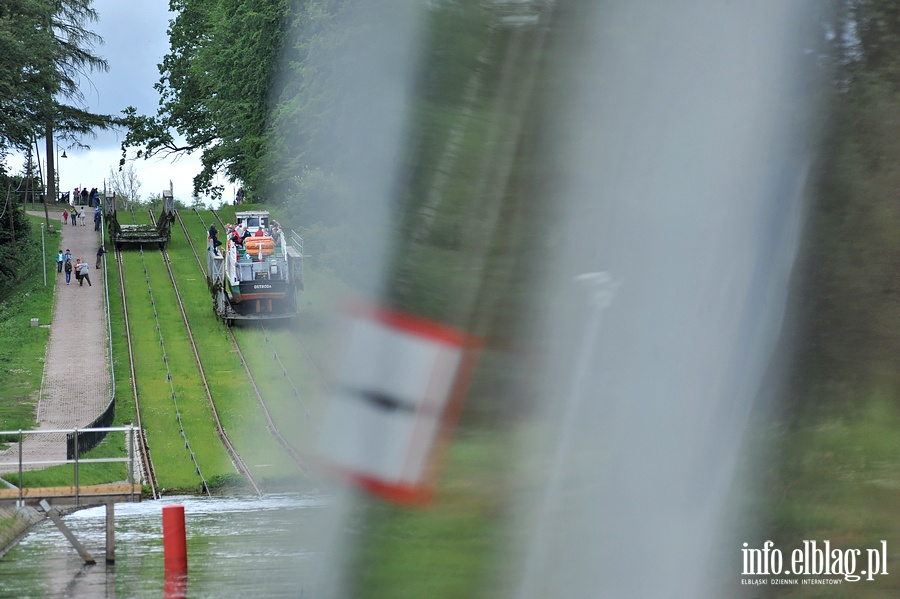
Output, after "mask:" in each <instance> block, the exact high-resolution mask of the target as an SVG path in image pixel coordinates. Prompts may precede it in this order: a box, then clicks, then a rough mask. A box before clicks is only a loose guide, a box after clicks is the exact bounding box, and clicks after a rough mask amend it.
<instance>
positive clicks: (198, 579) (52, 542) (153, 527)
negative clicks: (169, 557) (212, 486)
mask: <svg viewBox="0 0 900 599" xmlns="http://www.w3.org/2000/svg"><path fill="white" fill-rule="evenodd" d="M169 504H179V505H183V506H184V510H185V523H186V524H185V526H186V529H187V543H188V574H187V581H186V584H187V589H186V594H185V593H179V592H177V591H176V592H174V593H173V591H172V586H171V585H170V587H169V590H168V591H167V590H166V585H165V582H166V580H165V572H164V568H163V545H162V508H163V506H165V505H169ZM327 506H328V501H326V499H325V498H323V497H321V496H311V495H305V496H298V495H291V496H267V497H263V498H199V497H173V498H168V499H165V500H160V501H146V502H142V503H131V504H129V503H123V504H117V505H116V514H115V516H116V562H115V564H111V565H107V564H106V563H105V561H104V555H105V553H104V548H105V543H106V540H105V530H106V529H105V526H106V524H105V523H106V508H105V507H97V508H90V509H85V510H81V511H78V512H75V513H73V514H70V515H69V516H66V517H65V518H64V522H65V523H66V524H67V525H68V526H69V528H71V529H72V531H73V532H74V533H75V535H76V536H77V537H78V539H79V540H81V542H82V543H83V544H84V545H85V546H86V548H87V549H88V551H90V552H91V553H92V554H93V556H94V558H95V559H96V560H97V562H98V563H97V564H95V565H90V566H88V565H85V564H84V562H83V561H82V560H81V558H80V557H79V556H78V554H77V553H76V552H75V550H74V548H72V546H71V545H70V544H69V543H68V541H66V540H65V538H64V537H63V535H62V533H61V532H60V531H59V529H57V528H56V526H54V525H53V523H52V522H50V521H49V520H46V521H44V522H42V523H40V524H39V525H37V526H36V527H34V528H33V529H32V531H31V532H30V533H29V534H28V536H26V537H25V538H24V539H23V540H22V541H21V542H20V543H19V544H18V545H17V546H16V547H14V548H13V549H11V550H10V551H9V552H8V553H7V554H6V555H5V556H4V557H3V558H2V559H0V598H7V597H8V598H16V599H25V598H35V599H45V598H57V597H58V598H63V597H77V598H85V599H94V598H102V599H107V598H116V597H118V598H123V599H124V598H129V599H130V598H142V597H153V598H155V599H159V598H160V597H166V598H169V597H171V598H172V599H175V598H176V597H179V596H181V597H190V598H192V599H193V598H206V597H209V598H213V597H215V598H222V597H255V598H263V597H265V598H269V597H272V598H276V597H291V598H294V597H309V596H311V595H310V592H309V588H308V585H309V580H310V579H311V576H312V575H313V573H314V572H315V569H316V568H317V566H318V565H319V562H320V559H319V557H321V555H322V554H323V550H322V548H321V547H316V546H315V543H316V542H321V539H322V538H323V535H322V534H317V533H316V532H315V529H316V528H317V527H319V523H321V522H322V521H323V520H326V519H327V518H322V516H323V515H324V511H325V510H326V508H327ZM319 532H321V531H319ZM176 586H177V585H176Z"/></svg>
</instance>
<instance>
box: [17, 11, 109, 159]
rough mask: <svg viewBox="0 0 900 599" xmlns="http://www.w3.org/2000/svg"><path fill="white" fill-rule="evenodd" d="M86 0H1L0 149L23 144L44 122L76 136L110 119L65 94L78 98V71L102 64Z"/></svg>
mask: <svg viewBox="0 0 900 599" xmlns="http://www.w3.org/2000/svg"><path fill="white" fill-rule="evenodd" d="M91 3H92V0H59V1H58V2H39V1H36V0H5V1H4V2H3V5H2V6H0V114H2V115H3V118H0V150H4V149H6V148H9V147H17V148H25V147H28V146H29V145H31V143H32V141H33V139H34V137H35V136H36V134H37V135H38V136H40V135H42V134H43V133H44V131H45V129H46V128H47V126H48V125H50V126H51V127H52V128H53V129H55V130H56V131H57V132H58V134H57V137H64V138H69V139H77V137H78V136H80V135H83V134H85V133H88V132H90V131H92V130H94V129H95V128H97V127H108V126H110V125H111V124H112V120H111V119H110V117H107V116H103V115H96V114H92V113H90V112H87V111H85V110H82V109H80V108H77V107H75V106H72V105H71V104H67V103H66V101H67V100H74V101H76V102H77V101H78V100H80V99H81V97H82V95H81V91H80V84H81V80H80V76H81V75H83V74H84V73H86V72H88V71H91V70H95V69H100V70H105V69H107V68H108V67H107V63H106V61H105V60H103V59H102V58H100V57H99V56H97V55H95V54H93V53H92V51H91V49H92V47H93V46H94V45H95V44H97V43H99V42H100V41H101V40H100V38H99V37H98V36H97V35H96V34H94V33H93V32H91V31H90V29H88V25H89V24H90V23H91V22H93V21H96V19H97V13H96V11H95V10H94V9H93V8H92V7H91Z"/></svg>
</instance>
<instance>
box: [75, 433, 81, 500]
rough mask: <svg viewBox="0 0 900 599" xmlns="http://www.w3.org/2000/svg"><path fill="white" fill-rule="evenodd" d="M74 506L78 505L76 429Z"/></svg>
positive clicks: (76, 441) (76, 440)
mask: <svg viewBox="0 0 900 599" xmlns="http://www.w3.org/2000/svg"><path fill="white" fill-rule="evenodd" d="M74 444H75V505H79V504H80V502H79V500H78V429H77V428H76V429H75V443H74Z"/></svg>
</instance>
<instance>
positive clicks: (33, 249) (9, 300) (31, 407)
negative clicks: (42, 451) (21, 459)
mask: <svg viewBox="0 0 900 599" xmlns="http://www.w3.org/2000/svg"><path fill="white" fill-rule="evenodd" d="M29 220H31V221H32V224H33V225H36V223H37V222H38V219H37V218H34V217H29ZM31 231H34V232H36V234H34V233H33V234H31V235H30V236H29V237H26V238H19V241H18V244H17V247H18V249H19V252H20V253H21V256H20V259H21V262H22V263H23V264H38V265H39V264H41V239H40V233H39V230H38V227H37V226H32V227H31ZM46 235H47V238H46V244H45V246H46V259H47V267H48V270H50V271H51V272H48V275H47V277H48V283H49V284H48V285H47V286H46V287H45V286H44V277H43V272H42V271H41V269H40V268H23V269H21V271H20V272H19V273H18V274H19V276H17V277H16V278H15V280H14V282H11V283H10V284H9V286H8V287H7V288H6V293H5V294H4V297H3V298H2V300H0V339H5V340H11V339H15V340H16V342H15V343H8V342H7V343H3V344H0V377H2V379H3V381H4V384H3V385H0V430H18V429H20V428H22V429H29V428H32V426H33V424H34V417H35V409H36V406H37V400H38V395H39V391H40V388H41V377H42V376H43V372H44V355H45V353H46V352H45V350H46V345H47V340H48V338H49V334H48V331H49V329H47V328H45V327H32V326H31V319H32V318H37V319H39V322H40V323H41V324H47V323H49V322H50V318H51V314H52V311H53V289H54V286H53V277H54V276H56V267H55V265H54V262H53V260H54V257H55V255H56V250H57V249H58V246H57V241H56V240H57V239H58V238H59V235H58V234H51V233H47V234H46ZM2 247H3V248H4V249H5V248H6V247H7V246H5V245H4V246H2Z"/></svg>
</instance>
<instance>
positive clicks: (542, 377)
mask: <svg viewBox="0 0 900 599" xmlns="http://www.w3.org/2000/svg"><path fill="white" fill-rule="evenodd" d="M814 7H815V5H814V4H813V3H811V2H804V1H800V2H790V3H785V2H777V1H765V2H757V3H709V2H686V3H685V2H683V3H677V4H672V3H667V2H662V1H656V2H637V3H635V2H627V1H624V0H623V1H613V2H602V3H596V2H586V1H584V2H579V1H574V2H561V3H558V5H557V10H558V12H559V18H558V19H556V22H555V23H554V24H553V27H554V30H553V31H552V32H551V36H552V37H553V39H554V40H555V41H556V43H555V45H554V53H555V54H554V56H555V58H556V59H557V60H556V61H555V62H554V64H555V65H556V66H557V67H561V68H559V70H558V72H555V79H554V81H555V82H556V83H557V84H558V87H556V88H554V89H552V90H547V91H546V92H545V93H546V96H545V97H544V99H543V102H542V106H543V107H544V110H543V111H542V113H541V114H540V116H539V118H540V119H541V120H542V122H543V124H544V126H545V128H546V130H547V131H549V133H548V143H546V144H545V146H544V147H542V148H541V150H540V151H539V154H540V155H541V156H543V157H544V160H545V161H546V162H547V163H549V165H550V166H549V171H550V175H549V176H548V179H547V181H546V182H545V187H546V191H547V198H546V200H547V202H553V213H554V215H555V220H556V222H555V224H556V226H557V227H558V232H556V235H557V236H556V237H555V238H554V239H553V245H552V246H551V249H550V252H549V254H548V260H547V264H546V265H545V268H544V269H543V270H542V272H541V274H540V277H539V282H538V285H537V286H538V288H542V289H550V290H552V291H551V293H550V294H548V297H547V298H546V299H545V300H541V301H540V303H537V304H535V305H534V309H533V310H532V312H533V313H534V314H536V315H537V323H536V324H535V329H534V330H535V333H534V334H535V337H536V339H540V340H541V344H540V345H541V347H542V348H543V349H544V350H545V351H543V352H542V354H541V357H540V363H541V364H540V366H539V367H538V368H536V369H535V370H534V372H535V374H534V375H533V376H534V378H533V379H531V380H533V386H534V388H536V389H538V396H539V399H538V404H539V405H538V406H537V412H536V413H535V415H534V417H533V422H532V423H531V426H530V427H529V428H528V429H526V430H528V431H529V433H528V434H527V435H523V439H524V441H523V443H522V444H521V446H520V450H519V457H520V459H521V460H522V462H523V463H525V464H536V463H537V464H542V465H543V468H544V469H543V470H542V471H540V472H535V470H534V469H529V472H528V474H527V475H526V477H525V479H524V480H523V487H524V488H525V489H526V490H525V491H523V492H522V493H521V494H519V495H518V496H516V497H515V498H514V502H515V503H516V505H517V506H518V507H519V508H520V510H519V514H520V515H519V518H518V519H517V520H516V523H515V525H514V530H527V531H528V532H527V533H523V534H522V535H521V536H520V539H521V542H520V543H517V544H515V545H513V549H512V550H511V554H512V557H513V559H514V560H515V561H518V562H519V563H520V564H522V566H521V572H520V574H519V577H518V578H515V577H513V579H511V580H510V581H509V587H510V591H512V592H513V593H515V596H516V597H518V598H520V599H532V598H538V597H549V596H557V597H616V598H617V599H629V598H645V597H672V598H684V599H696V598H698V597H721V596H736V593H733V592H732V591H733V590H734V589H735V588H736V587H735V585H740V569H739V566H738V565H736V564H739V560H738V556H739V555H740V545H739V544H734V545H731V544H729V543H731V541H732V539H731V534H732V533H733V530H732V529H733V527H734V525H735V518H736V517H737V514H735V513H734V512H733V511H731V510H730V509H729V507H730V506H729V504H728V501H727V497H728V494H729V491H730V489H732V485H733V484H734V482H735V480H734V479H735V473H736V468H735V466H736V463H737V461H738V459H739V457H740V456H739V450H740V448H741V442H742V439H743V437H744V434H745V433H746V431H747V426H748V421H749V415H750V412H751V410H752V409H753V406H754V404H755V403H757V402H758V401H759V394H760V392H761V389H762V387H763V383H764V380H765V379H766V377H767V376H768V373H770V372H771V371H772V369H773V368H776V369H777V365H773V364H772V363H771V360H772V357H773V352H774V349H775V347H776V344H777V342H778V340H779V335H780V334H781V331H782V321H783V317H784V309H785V302H786V297H787V291H788V280H789V277H790V273H791V267H792V264H793V260H794V256H795V253H796V250H797V245H798V241H799V233H800V229H801V224H802V218H803V213H804V193H805V187H806V183H807V181H806V178H807V174H808V171H809V165H810V163H811V161H812V159H813V158H814V157H813V156H812V150H811V142H812V141H813V140H814V134H813V130H814V127H815V126H816V125H817V111H816V98H815V91H816V85H815V84H814V82H815V81H816V80H817V74H816V72H815V69H816V60H817V58H816V48H817V45H818V44H819V41H820V40H818V39H817V37H819V36H821V30H820V29H819V27H820V25H819V18H818V15H817V14H816V11H815V10H814ZM560 90H563V93H560ZM550 234H551V235H552V234H554V232H550ZM595 271H605V272H608V273H610V274H611V275H612V277H613V278H614V280H615V281H616V282H618V283H620V284H621V287H620V289H618V291H617V293H616V297H615V301H614V302H612V304H611V305H610V306H609V308H607V309H606V311H605V312H604V314H603V322H604V324H603V326H602V327H601V328H600V331H599V334H598V336H597V341H596V343H587V342H584V339H586V338H587V339H590V336H591V335H592V332H591V327H593V326H595V325H594V324H592V323H593V320H594V316H592V315H593V314H594V308H593V307H592V306H591V305H590V302H585V301H584V299H583V298H582V297H580V295H581V293H582V292H581V290H580V289H579V288H578V286H577V285H575V284H573V282H572V279H573V278H574V277H576V276H577V275H579V274H580V273H584V272H595ZM585 372H586V373H587V374H586V375H585ZM523 376H528V375H526V374H524V371H523ZM569 390H571V392H569ZM548 447H550V448H554V447H555V448H556V449H550V450H549V451H548V450H547V448H548ZM548 455H549V456H554V455H555V456H557V458H558V459H549V458H548V457H547V456H548ZM535 523H536V524H535ZM723 584H724V585H725V587H727V588H728V589H729V591H728V592H726V593H723V592H722V586H721V585H723Z"/></svg>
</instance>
